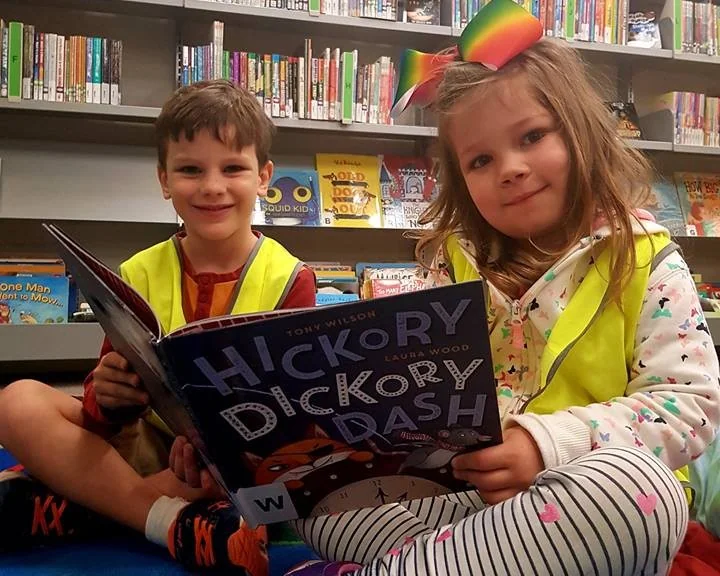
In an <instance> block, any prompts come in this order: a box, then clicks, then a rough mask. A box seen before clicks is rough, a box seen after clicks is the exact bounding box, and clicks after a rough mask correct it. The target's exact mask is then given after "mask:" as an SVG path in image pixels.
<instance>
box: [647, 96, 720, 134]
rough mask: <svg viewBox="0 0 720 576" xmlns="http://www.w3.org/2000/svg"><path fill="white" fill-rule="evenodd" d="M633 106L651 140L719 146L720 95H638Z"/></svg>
mask: <svg viewBox="0 0 720 576" xmlns="http://www.w3.org/2000/svg"><path fill="white" fill-rule="evenodd" d="M634 108H635V109H636V111H637V113H638V114H639V116H640V123H641V124H644V125H645V128H646V129H647V130H645V131H644V132H647V133H648V137H649V139H651V140H660V141H672V142H673V143H675V144H679V145H689V146H710V147H717V146H720V97H718V96H709V95H706V94H701V93H696V92H679V91H677V92H666V93H664V94H652V95H643V96H638V97H637V98H636V101H635V103H634Z"/></svg>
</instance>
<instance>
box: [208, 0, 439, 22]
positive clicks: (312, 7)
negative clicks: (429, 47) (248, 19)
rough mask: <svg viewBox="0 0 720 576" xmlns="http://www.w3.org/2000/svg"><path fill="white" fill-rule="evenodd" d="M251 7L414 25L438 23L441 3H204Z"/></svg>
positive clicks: (222, 0) (344, 0) (404, 0)
mask: <svg viewBox="0 0 720 576" xmlns="http://www.w3.org/2000/svg"><path fill="white" fill-rule="evenodd" d="M207 1H208V2H216V3H221V4H235V5H237V6H251V7H254V8H281V9H286V10H293V11H298V12H311V13H315V14H327V15H328V16H349V17H354V18H373V19H378V20H391V21H397V22H414V23H417V24H440V0H375V1H372V0H207Z"/></svg>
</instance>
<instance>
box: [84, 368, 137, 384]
mask: <svg viewBox="0 0 720 576" xmlns="http://www.w3.org/2000/svg"><path fill="white" fill-rule="evenodd" d="M93 377H94V378H95V380H105V381H106V382H118V383H120V384H125V385H126V386H132V387H133V388H137V387H138V386H140V377H139V376H138V375H137V374H135V372H126V371H125V370H119V369H118V368H112V367H110V366H100V367H98V368H97V370H95V372H94V374H93Z"/></svg>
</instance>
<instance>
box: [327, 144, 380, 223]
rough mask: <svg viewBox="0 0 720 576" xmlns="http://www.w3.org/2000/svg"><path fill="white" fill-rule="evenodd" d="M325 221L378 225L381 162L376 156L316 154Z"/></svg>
mask: <svg viewBox="0 0 720 576" xmlns="http://www.w3.org/2000/svg"><path fill="white" fill-rule="evenodd" d="M316 167H317V172H318V178H319V182H320V197H321V204H322V224H323V225H324V226H341V227H352V228H379V227H380V226H381V225H382V216H381V209H380V198H381V194H380V165H379V159H378V157H377V156H369V155H367V156H366V155H361V154H317V155H316Z"/></svg>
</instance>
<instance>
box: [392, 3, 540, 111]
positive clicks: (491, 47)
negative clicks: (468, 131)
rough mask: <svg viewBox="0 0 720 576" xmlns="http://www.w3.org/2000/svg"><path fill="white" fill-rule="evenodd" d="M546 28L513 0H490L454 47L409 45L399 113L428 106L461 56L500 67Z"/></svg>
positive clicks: (396, 108) (402, 67)
mask: <svg viewBox="0 0 720 576" xmlns="http://www.w3.org/2000/svg"><path fill="white" fill-rule="evenodd" d="M543 33H544V30H543V26H542V24H541V23H540V21H539V20H538V19H537V18H535V17H534V16H533V15H532V14H530V13H529V12H528V11H527V10H525V8H523V7H522V6H520V5H519V4H517V3H515V2H514V0H490V2H489V3H488V4H487V5H485V6H484V7H483V8H482V9H481V10H480V11H479V12H478V13H477V14H476V15H475V17H474V18H473V19H472V20H470V22H468V24H467V26H466V27H465V29H464V30H463V33H462V35H461V36H460V40H459V41H458V43H457V45H456V46H454V47H453V49H452V51H448V52H444V53H440V54H426V53H424V52H418V51H417V50H410V49H407V50H405V52H404V53H403V56H402V59H401V60H400V67H399V68H400V72H399V74H398V84H397V89H396V90H395V102H394V103H393V107H392V110H391V113H392V115H393V116H396V115H397V114H399V113H400V112H402V111H403V110H405V109H406V108H407V107H408V106H410V105H415V106H420V107H425V106H427V105H428V104H430V103H431V102H432V100H433V98H434V96H435V92H436V90H437V87H438V85H439V84H440V80H441V79H442V75H443V71H444V70H445V67H446V66H447V65H448V64H449V63H450V62H453V61H454V60H456V59H457V58H458V56H459V57H460V60H462V61H464V62H477V63H479V64H482V65H483V66H485V67H486V68H488V69H490V70H498V69H499V68H501V67H502V66H504V65H505V64H506V63H507V62H508V61H510V60H511V59H512V58H514V57H515V56H517V55H518V54H520V53H521V52H523V51H524V50H526V49H527V48H529V47H530V46H532V45H533V44H535V42H537V41H538V40H539V39H540V38H541V37H542V36H543Z"/></svg>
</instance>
